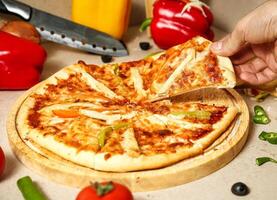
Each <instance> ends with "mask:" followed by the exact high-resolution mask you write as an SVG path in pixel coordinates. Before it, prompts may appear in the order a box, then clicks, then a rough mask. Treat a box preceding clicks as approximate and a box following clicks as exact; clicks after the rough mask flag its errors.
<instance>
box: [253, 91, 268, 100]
mask: <svg viewBox="0 0 277 200" xmlns="http://www.w3.org/2000/svg"><path fill="white" fill-rule="evenodd" d="M269 95H270V93H268V92H261V93H259V94H258V95H257V96H255V99H256V101H263V100H264V99H265V98H266V97H268V96H269Z"/></svg>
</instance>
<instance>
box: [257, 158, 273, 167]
mask: <svg viewBox="0 0 277 200" xmlns="http://www.w3.org/2000/svg"><path fill="white" fill-rule="evenodd" d="M267 162H273V163H277V160H275V159H273V158H270V157H259V158H256V164H257V165H258V166H261V165H263V164H264V163H267Z"/></svg>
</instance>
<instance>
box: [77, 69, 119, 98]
mask: <svg viewBox="0 0 277 200" xmlns="http://www.w3.org/2000/svg"><path fill="white" fill-rule="evenodd" d="M73 70H74V71H75V72H77V73H81V74H82V77H83V78H84V79H85V81H86V82H87V84H88V85H89V86H90V87H91V88H92V89H94V90H96V91H98V92H101V93H104V95H105V96H107V97H109V98H111V99H113V98H117V99H122V97H120V96H118V95H117V94H115V93H114V92H113V91H112V90H110V89H109V88H108V87H107V86H105V85H104V84H103V83H101V82H99V81H97V80H96V79H94V78H93V77H92V76H91V75H89V74H88V73H87V72H86V71H85V70H83V69H82V68H73Z"/></svg>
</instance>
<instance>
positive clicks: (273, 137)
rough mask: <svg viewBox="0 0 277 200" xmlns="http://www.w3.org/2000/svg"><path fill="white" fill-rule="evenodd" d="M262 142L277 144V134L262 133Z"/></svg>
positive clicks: (260, 136)
mask: <svg viewBox="0 0 277 200" xmlns="http://www.w3.org/2000/svg"><path fill="white" fill-rule="evenodd" d="M259 138H260V139H261V140H265V141H268V142H269V143H270V144H277V133H275V132H265V131H263V132H261V134H260V135H259Z"/></svg>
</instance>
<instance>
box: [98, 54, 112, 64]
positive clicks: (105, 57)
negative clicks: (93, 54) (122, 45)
mask: <svg viewBox="0 0 277 200" xmlns="http://www.w3.org/2000/svg"><path fill="white" fill-rule="evenodd" d="M112 59H113V57H112V56H109V55H102V56H101V60H102V62H103V63H109V62H111V61H112Z"/></svg>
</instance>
